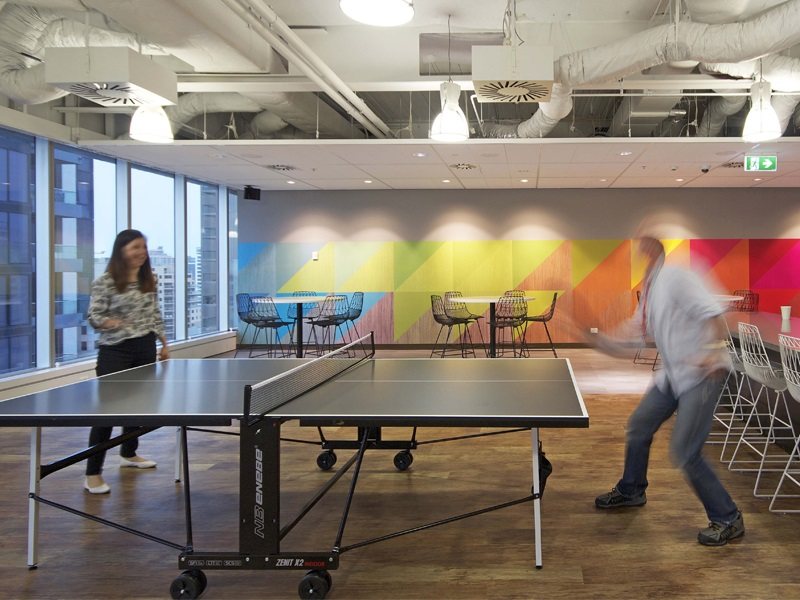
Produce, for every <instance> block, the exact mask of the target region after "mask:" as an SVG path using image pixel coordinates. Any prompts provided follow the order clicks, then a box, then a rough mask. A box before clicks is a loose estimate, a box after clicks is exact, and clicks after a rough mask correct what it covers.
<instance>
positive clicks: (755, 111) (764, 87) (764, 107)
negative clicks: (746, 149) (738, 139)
mask: <svg viewBox="0 0 800 600" xmlns="http://www.w3.org/2000/svg"><path fill="white" fill-rule="evenodd" d="M771 98H772V85H770V83H769V81H759V82H757V83H754V84H753V87H751V88H750V99H751V101H752V103H753V105H752V106H751V107H750V112H749V113H747V118H746V119H745V120H744V129H743V130H742V139H743V140H744V141H745V142H766V141H769V140H775V139H778V138H779V137H781V134H782V133H783V132H782V131H781V124H780V121H779V120H778V114H777V113H776V112H775V109H774V108H772V101H771Z"/></svg>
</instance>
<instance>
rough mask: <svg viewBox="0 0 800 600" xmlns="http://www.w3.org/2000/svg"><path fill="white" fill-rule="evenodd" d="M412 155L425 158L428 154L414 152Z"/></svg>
mask: <svg viewBox="0 0 800 600" xmlns="http://www.w3.org/2000/svg"><path fill="white" fill-rule="evenodd" d="M411 156H413V157H414V158H425V157H426V156H428V155H427V154H425V153H424V152H414V154H412V155H411Z"/></svg>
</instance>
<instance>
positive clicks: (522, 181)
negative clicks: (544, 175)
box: [519, 179, 528, 183]
mask: <svg viewBox="0 0 800 600" xmlns="http://www.w3.org/2000/svg"><path fill="white" fill-rule="evenodd" d="M519 182H520V183H528V180H527V179H520V180H519Z"/></svg>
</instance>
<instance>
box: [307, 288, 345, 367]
mask: <svg viewBox="0 0 800 600" xmlns="http://www.w3.org/2000/svg"><path fill="white" fill-rule="evenodd" d="M349 315H350V309H349V306H348V304H347V296H343V295H341V294H330V295H328V296H326V298H325V300H324V302H323V303H322V306H320V307H319V312H318V313H317V314H316V315H315V316H313V317H309V319H308V322H309V323H310V324H311V331H310V332H309V334H308V343H309V344H311V338H312V337H313V338H314V348H315V350H316V353H317V355H318V356H321V355H322V354H324V353H325V352H326V351H328V352H330V351H331V350H333V348H334V344H335V342H336V332H337V331H338V332H339V335H340V337H341V339H342V341H344V339H345V334H344V331H343V330H342V325H344V324H345V323H346V322H347V319H348V317H349ZM317 328H319V329H320V330H321V332H322V333H321V337H317Z"/></svg>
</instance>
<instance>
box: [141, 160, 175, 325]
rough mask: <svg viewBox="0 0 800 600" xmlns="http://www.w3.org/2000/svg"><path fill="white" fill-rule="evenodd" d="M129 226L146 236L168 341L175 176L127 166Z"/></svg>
mask: <svg viewBox="0 0 800 600" xmlns="http://www.w3.org/2000/svg"><path fill="white" fill-rule="evenodd" d="M130 190H131V227H132V228H133V229H138V230H139V231H141V232H142V233H143V234H144V235H145V237H146V238H147V249H148V251H149V253H150V264H151V265H152V267H153V271H154V272H155V274H156V276H157V277H158V300H159V303H160V305H161V315H162V317H163V319H164V328H165V332H166V336H167V339H168V340H174V339H176V336H175V331H176V325H177V324H176V322H175V285H176V281H175V178H174V177H172V176H171V175H167V174H164V173H159V172H157V171H150V170H146V169H144V168H141V167H131V180H130Z"/></svg>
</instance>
